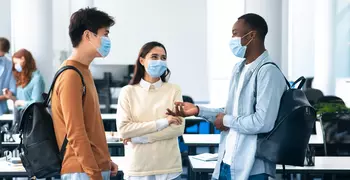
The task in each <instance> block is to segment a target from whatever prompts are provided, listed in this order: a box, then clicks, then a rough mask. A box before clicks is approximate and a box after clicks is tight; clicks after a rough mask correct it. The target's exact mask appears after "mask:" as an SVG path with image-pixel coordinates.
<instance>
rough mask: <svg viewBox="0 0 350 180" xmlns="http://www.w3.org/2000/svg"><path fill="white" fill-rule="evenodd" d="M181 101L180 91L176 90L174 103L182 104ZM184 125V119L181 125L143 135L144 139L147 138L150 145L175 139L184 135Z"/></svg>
mask: <svg viewBox="0 0 350 180" xmlns="http://www.w3.org/2000/svg"><path fill="white" fill-rule="evenodd" d="M182 101H183V100H182V93H181V90H180V89H178V90H177V91H176V92H175V99H174V102H182ZM173 110H175V106H174V107H173ZM181 118H182V117H181ZM185 124H186V122H185V119H184V118H182V124H181V125H173V124H172V125H170V126H168V127H167V128H165V129H163V130H161V131H158V132H154V133H150V134H147V135H145V137H147V139H148V142H150V143H152V142H154V141H161V140H165V139H172V138H176V137H179V136H181V135H182V134H183V133H184V130H185Z"/></svg>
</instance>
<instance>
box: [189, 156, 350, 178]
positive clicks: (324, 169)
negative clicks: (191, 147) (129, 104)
mask: <svg viewBox="0 0 350 180" xmlns="http://www.w3.org/2000/svg"><path fill="white" fill-rule="evenodd" d="M349 162H350V157H340V156H338V157H324V156H322V157H315V166H304V167H297V166H286V173H301V174H309V173H315V174H343V173H344V174H345V173H350V163H349ZM189 163H190V168H191V169H192V172H193V176H192V177H189V179H205V180H207V179H208V174H209V173H213V171H214V168H215V165H216V161H201V160H197V159H195V158H193V156H189ZM276 173H282V166H281V165H277V167H276Z"/></svg>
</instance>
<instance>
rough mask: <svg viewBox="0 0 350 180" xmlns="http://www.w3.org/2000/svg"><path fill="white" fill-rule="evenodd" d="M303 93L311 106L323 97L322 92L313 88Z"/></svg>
mask: <svg viewBox="0 0 350 180" xmlns="http://www.w3.org/2000/svg"><path fill="white" fill-rule="evenodd" d="M304 93H305V95H306V98H307V100H309V102H310V104H311V105H312V106H314V105H315V104H316V103H317V102H318V100H319V99H320V98H322V97H323V96H324V95H323V93H322V91H320V90H318V89H313V88H307V89H306V90H304Z"/></svg>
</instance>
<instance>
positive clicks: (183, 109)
mask: <svg viewBox="0 0 350 180" xmlns="http://www.w3.org/2000/svg"><path fill="white" fill-rule="evenodd" d="M167 111H168V112H167V113H166V114H167V115H171V116H181V117H187V116H197V115H198V113H199V110H198V108H197V106H195V105H194V104H192V103H188V102H175V112H174V111H172V110H170V109H169V108H168V109H167Z"/></svg>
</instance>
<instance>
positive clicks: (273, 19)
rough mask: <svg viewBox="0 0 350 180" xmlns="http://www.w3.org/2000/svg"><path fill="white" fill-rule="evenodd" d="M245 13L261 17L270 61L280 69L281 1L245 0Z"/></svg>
mask: <svg viewBox="0 0 350 180" xmlns="http://www.w3.org/2000/svg"><path fill="white" fill-rule="evenodd" d="M245 13H256V14H259V15H260V16H261V17H263V18H264V19H265V21H266V23H267V26H268V33H267V35H266V39H265V46H266V49H267V50H268V51H269V54H270V56H271V59H272V60H273V61H274V62H275V63H276V64H277V65H278V66H279V67H280V68H282V66H281V64H282V57H281V56H282V46H283V44H282V1H281V0H259V1H256V0H246V1H245Z"/></svg>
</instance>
